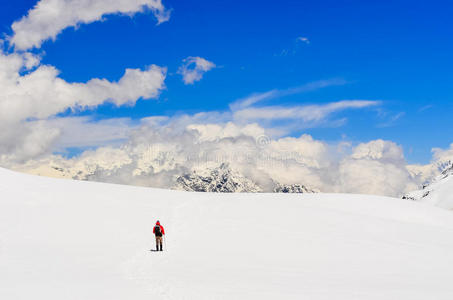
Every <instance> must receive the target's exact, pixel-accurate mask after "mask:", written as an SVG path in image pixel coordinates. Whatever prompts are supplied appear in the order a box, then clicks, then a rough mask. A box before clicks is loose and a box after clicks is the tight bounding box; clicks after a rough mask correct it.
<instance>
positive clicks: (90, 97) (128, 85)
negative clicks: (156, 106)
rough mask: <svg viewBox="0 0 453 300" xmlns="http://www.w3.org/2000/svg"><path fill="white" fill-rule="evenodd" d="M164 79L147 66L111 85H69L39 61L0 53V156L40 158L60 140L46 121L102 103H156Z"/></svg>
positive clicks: (98, 82)
mask: <svg viewBox="0 0 453 300" xmlns="http://www.w3.org/2000/svg"><path fill="white" fill-rule="evenodd" d="M165 77H166V69H165V68H161V67H158V66H156V65H151V66H149V67H146V68H144V69H143V70H141V69H126V71H125V73H124V75H123V76H122V77H121V78H120V79H119V80H118V81H115V82H112V81H108V80H106V79H99V78H94V79H91V80H89V81H88V82H85V83H79V82H75V83H70V82H67V81H65V80H63V79H62V78H60V77H59V71H58V70H57V69H56V68H55V67H53V66H50V65H44V64H41V62H40V57H39V56H36V55H33V54H31V53H28V52H25V53H9V54H8V53H4V52H2V51H1V50H0V128H3V129H5V128H8V130H2V133H1V134H0V145H1V146H0V154H1V155H3V159H4V160H5V159H6V158H5V157H7V158H8V159H13V158H14V159H17V160H24V159H27V158H31V157H34V156H36V155H38V154H42V153H45V152H46V151H49V150H50V148H51V146H52V145H53V144H54V142H55V140H56V138H57V137H58V136H60V134H61V128H60V127H58V126H57V127H55V126H52V124H53V125H55V120H54V121H48V120H47V121H46V119H48V118H50V117H53V116H55V115H56V114H58V113H61V112H64V111H66V110H68V109H72V110H83V109H86V108H92V107H96V106H98V105H100V104H103V103H105V102H111V103H113V104H115V105H117V106H120V105H132V104H134V103H135V101H137V100H138V99H140V98H144V99H150V98H156V97H158V95H159V93H160V91H161V90H162V89H164V88H165V85H164V80H165ZM37 121H40V122H37ZM68 121H69V120H67V121H66V122H68ZM32 141H38V142H37V143H35V142H33V143H32ZM37 145H39V146H37Z"/></svg>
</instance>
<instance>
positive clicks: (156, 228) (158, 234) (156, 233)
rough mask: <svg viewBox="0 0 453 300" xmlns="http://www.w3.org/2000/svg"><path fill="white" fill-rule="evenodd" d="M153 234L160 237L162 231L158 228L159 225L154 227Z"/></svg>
mask: <svg viewBox="0 0 453 300" xmlns="http://www.w3.org/2000/svg"><path fill="white" fill-rule="evenodd" d="M154 234H155V235H156V236H162V231H161V230H160V226H159V225H156V226H154Z"/></svg>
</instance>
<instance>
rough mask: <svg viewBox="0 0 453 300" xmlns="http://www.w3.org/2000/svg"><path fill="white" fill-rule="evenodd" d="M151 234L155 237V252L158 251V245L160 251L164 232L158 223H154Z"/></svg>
mask: <svg viewBox="0 0 453 300" xmlns="http://www.w3.org/2000/svg"><path fill="white" fill-rule="evenodd" d="M153 233H154V235H155V236H156V251H159V245H160V251H162V236H163V235H165V230H164V227H163V226H162V225H160V222H159V221H157V222H156V226H154V228H153Z"/></svg>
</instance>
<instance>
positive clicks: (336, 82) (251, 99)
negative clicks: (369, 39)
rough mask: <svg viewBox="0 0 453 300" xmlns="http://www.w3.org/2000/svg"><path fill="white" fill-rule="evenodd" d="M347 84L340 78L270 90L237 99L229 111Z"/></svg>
mask: <svg viewBox="0 0 453 300" xmlns="http://www.w3.org/2000/svg"><path fill="white" fill-rule="evenodd" d="M347 83H348V82H347V81H346V80H344V79H341V78H333V79H328V80H318V81H312V82H309V83H306V84H303V85H300V86H297V87H292V88H289V89H285V90H277V89H275V90H271V91H268V92H264V93H254V94H252V95H250V96H248V97H245V98H241V99H238V100H236V101H234V102H233V103H231V104H230V109H231V110H233V111H236V110H239V109H243V108H246V107H250V106H252V105H254V104H257V103H259V102H262V101H266V100H271V99H275V98H281V97H286V96H290V95H296V94H301V93H306V92H311V91H316V90H319V89H322V88H326V87H330V86H340V85H345V84H347Z"/></svg>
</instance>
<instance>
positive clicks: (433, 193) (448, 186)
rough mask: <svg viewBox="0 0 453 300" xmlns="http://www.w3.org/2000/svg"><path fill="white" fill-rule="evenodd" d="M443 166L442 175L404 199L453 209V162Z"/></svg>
mask: <svg viewBox="0 0 453 300" xmlns="http://www.w3.org/2000/svg"><path fill="white" fill-rule="evenodd" d="M441 168H442V171H441V173H440V175H438V176H436V177H434V178H433V179H431V180H429V181H428V182H427V183H426V184H424V185H423V187H422V188H421V189H420V190H417V191H414V192H411V193H409V194H407V195H405V196H404V197H403V199H408V200H414V201H420V202H424V203H429V204H432V205H435V206H439V207H442V208H447V209H453V162H451V161H449V162H448V163H445V164H443V165H442V166H441Z"/></svg>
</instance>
